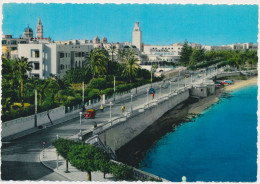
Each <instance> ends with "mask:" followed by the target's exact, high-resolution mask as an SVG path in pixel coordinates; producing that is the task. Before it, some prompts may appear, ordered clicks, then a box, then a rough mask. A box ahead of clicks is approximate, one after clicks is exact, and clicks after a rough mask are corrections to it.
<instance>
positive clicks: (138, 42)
mask: <svg viewBox="0 0 260 184" xmlns="http://www.w3.org/2000/svg"><path fill="white" fill-rule="evenodd" d="M132 44H133V45H134V46H136V47H137V48H138V49H139V51H140V52H142V51H143V43H142V31H141V28H140V26H139V22H136V23H135V27H134V30H133V36H132Z"/></svg>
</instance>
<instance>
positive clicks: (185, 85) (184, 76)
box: [184, 76, 186, 87]
mask: <svg viewBox="0 0 260 184" xmlns="http://www.w3.org/2000/svg"><path fill="white" fill-rule="evenodd" d="M184 87H186V77H185V76H184Z"/></svg>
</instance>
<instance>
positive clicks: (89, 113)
mask: <svg viewBox="0 0 260 184" xmlns="http://www.w3.org/2000/svg"><path fill="white" fill-rule="evenodd" d="M95 116H96V110H95V109H88V110H87V111H86V113H85V114H84V118H95Z"/></svg>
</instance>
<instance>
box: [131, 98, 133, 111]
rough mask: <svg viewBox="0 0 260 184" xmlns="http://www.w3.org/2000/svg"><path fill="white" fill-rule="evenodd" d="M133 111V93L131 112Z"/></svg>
mask: <svg viewBox="0 0 260 184" xmlns="http://www.w3.org/2000/svg"><path fill="white" fill-rule="evenodd" d="M132 111H133V95H131V113H132Z"/></svg>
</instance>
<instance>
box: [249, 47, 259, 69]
mask: <svg viewBox="0 0 260 184" xmlns="http://www.w3.org/2000/svg"><path fill="white" fill-rule="evenodd" d="M248 56H249V59H248V63H249V64H250V66H251V69H252V68H253V65H254V64H256V63H257V61H258V57H257V52H256V51H250V52H249V53H248Z"/></svg>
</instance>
